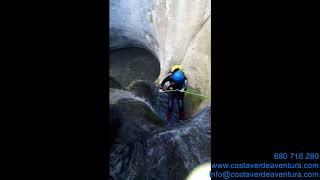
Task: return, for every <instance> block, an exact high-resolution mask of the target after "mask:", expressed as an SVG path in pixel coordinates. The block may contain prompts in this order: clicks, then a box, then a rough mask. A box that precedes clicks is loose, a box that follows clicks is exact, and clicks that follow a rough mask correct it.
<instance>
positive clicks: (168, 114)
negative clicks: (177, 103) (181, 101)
mask: <svg viewBox="0 0 320 180" xmlns="http://www.w3.org/2000/svg"><path fill="white" fill-rule="evenodd" d="M168 96H169V104H168V111H167V114H166V118H167V121H170V119H171V114H172V110H173V102H174V95H173V93H172V92H169V93H168Z"/></svg>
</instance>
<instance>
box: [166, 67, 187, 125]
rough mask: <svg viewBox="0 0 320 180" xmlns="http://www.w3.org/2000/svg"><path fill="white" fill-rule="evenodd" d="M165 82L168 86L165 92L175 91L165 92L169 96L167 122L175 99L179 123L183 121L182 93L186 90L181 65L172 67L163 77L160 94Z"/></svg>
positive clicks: (185, 79)
mask: <svg viewBox="0 0 320 180" xmlns="http://www.w3.org/2000/svg"><path fill="white" fill-rule="evenodd" d="M166 82H169V83H170V84H169V86H168V88H167V89H166V90H177V91H169V92H166V93H168V95H169V107H168V111H167V114H166V118H167V121H168V122H170V119H171V114H172V110H173V105H174V100H175V99H177V101H178V106H179V116H178V119H179V120H180V121H183V120H185V113H184V92H185V91H186V90H187V83H188V80H187V77H186V76H185V74H184V72H183V69H182V66H181V65H174V66H173V67H172V68H171V72H170V73H169V74H168V75H166V76H165V77H164V79H163V80H162V82H161V84H160V92H163V86H164V85H165V83H166Z"/></svg>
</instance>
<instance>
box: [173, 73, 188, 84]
mask: <svg viewBox="0 0 320 180" xmlns="http://www.w3.org/2000/svg"><path fill="white" fill-rule="evenodd" d="M172 80H173V81H174V82H175V83H178V84H182V83H183V82H184V80H185V76H184V73H183V72H182V71H176V72H174V73H173V75H172Z"/></svg>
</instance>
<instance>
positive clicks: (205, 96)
mask: <svg viewBox="0 0 320 180" xmlns="http://www.w3.org/2000/svg"><path fill="white" fill-rule="evenodd" d="M172 91H179V90H164V91H162V92H163V93H164V92H172ZM180 92H184V93H188V94H193V95H196V96H201V97H206V98H210V96H205V95H202V94H197V93H193V92H189V91H180Z"/></svg>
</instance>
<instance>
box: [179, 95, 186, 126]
mask: <svg viewBox="0 0 320 180" xmlns="http://www.w3.org/2000/svg"><path fill="white" fill-rule="evenodd" d="M178 104H179V118H178V119H179V120H185V113H184V93H180V92H179V96H178Z"/></svg>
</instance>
